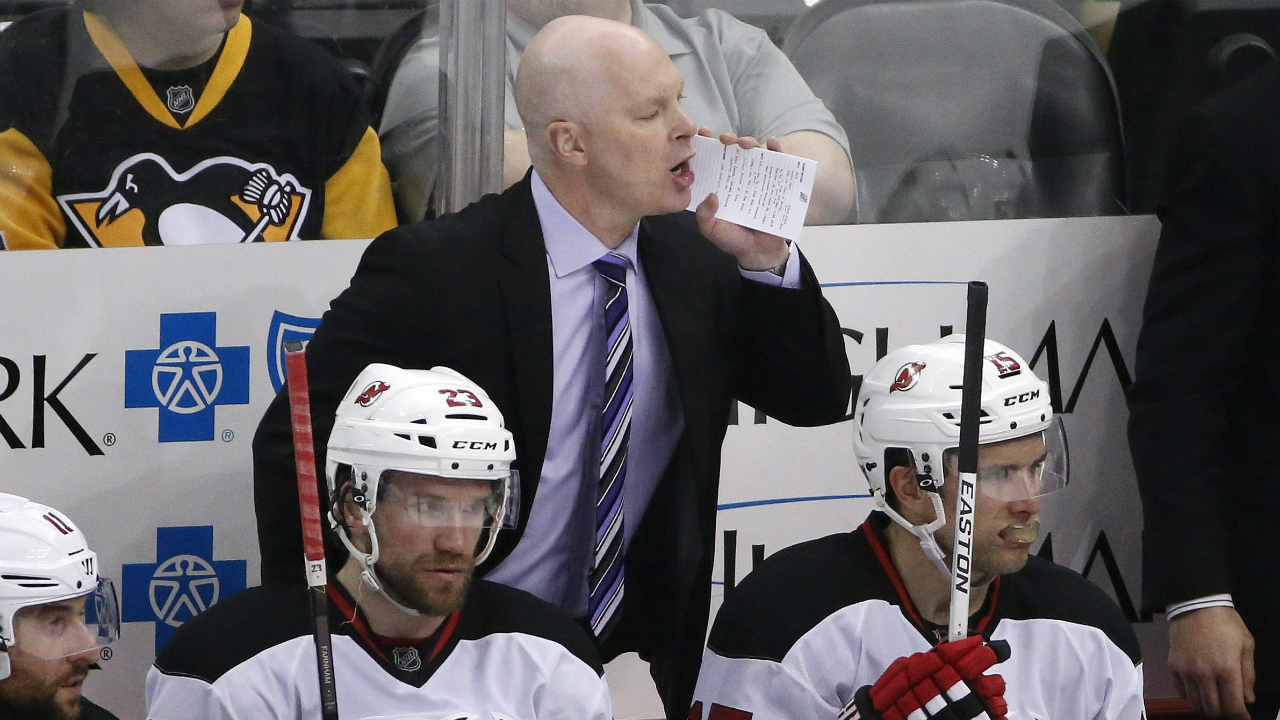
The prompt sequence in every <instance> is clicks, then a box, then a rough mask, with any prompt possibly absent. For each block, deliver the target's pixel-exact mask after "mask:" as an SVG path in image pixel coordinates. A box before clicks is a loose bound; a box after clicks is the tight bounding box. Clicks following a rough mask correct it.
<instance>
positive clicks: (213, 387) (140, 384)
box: [124, 312, 249, 442]
mask: <svg viewBox="0 0 1280 720" xmlns="http://www.w3.org/2000/svg"><path fill="white" fill-rule="evenodd" d="M217 323H218V316H217V313H211V312H204V313H164V314H162V315H161V316H160V348H159V349H157V350H126V351H125V354H124V374H125V378H124V406H125V407H127V408H159V409H160V442H193V441H199V440H212V439H213V436H214V428H213V423H214V407H216V406H218V405H246V404H248V402H249V347H248V346H247V345H240V346H234V347H218V346H217V340H216V338H217Z"/></svg>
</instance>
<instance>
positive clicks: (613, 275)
mask: <svg viewBox="0 0 1280 720" xmlns="http://www.w3.org/2000/svg"><path fill="white" fill-rule="evenodd" d="M629 264H630V263H629V262H628V261H627V258H626V257H625V256H624V255H622V254H620V253H616V252H611V253H608V254H606V255H604V256H602V257H601V258H600V259H599V260H596V261H595V262H593V263H592V265H594V266H595V268H596V272H598V273H600V274H601V275H603V276H605V277H606V278H608V279H609V280H612V281H613V282H615V283H618V284H619V285H626V284H627V265H629Z"/></svg>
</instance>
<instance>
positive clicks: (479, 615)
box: [147, 580, 612, 720]
mask: <svg viewBox="0 0 1280 720" xmlns="http://www.w3.org/2000/svg"><path fill="white" fill-rule="evenodd" d="M329 623H330V626H331V627H332V628H333V652H334V668H335V674H336V676H337V694H338V711H339V715H340V716H341V717H342V720H375V719H378V720H391V719H392V718H402V719H404V720H410V719H412V720H553V719H554V720H561V719H565V720H567V719H569V718H573V719H574V720H578V719H582V720H609V719H610V718H611V717H612V713H611V710H610V701H609V688H608V685H606V683H605V680H604V670H603V668H602V666H601V663H600V657H599V655H598V653H597V651H596V649H595V646H594V644H593V642H592V640H591V639H590V638H589V637H588V636H587V634H586V631H585V630H584V629H583V628H581V627H580V626H578V625H577V624H575V623H574V622H573V621H572V620H570V619H569V618H568V617H567V616H565V615H564V614H562V613H561V612H560V611H559V610H558V609H556V608H555V607H553V606H551V605H549V604H547V603H545V602H543V601H541V600H538V599H537V598H535V597H533V596H532V595H529V594H528V593H525V592H523V591H521V590H516V589H513V588H509V587H506V586H503V585H498V584H495V583H490V582H486V581H484V580H476V581H474V582H473V584H472V587H471V591H470V593H469V594H468V596H467V600H466V604H465V605H464V606H463V608H462V609H461V610H460V611H458V612H457V613H454V614H453V615H451V616H450V617H449V618H447V619H446V620H445V622H444V623H442V625H441V627H440V629H439V630H437V631H436V633H435V634H434V635H432V636H431V637H429V638H425V639H419V640H396V639H393V638H383V637H380V636H377V635H375V634H374V633H373V632H372V631H371V630H370V629H369V626H368V624H367V622H366V621H365V618H364V616H363V615H362V614H361V613H360V612H359V610H358V609H357V608H356V607H355V605H354V603H353V602H352V600H351V598H350V596H349V595H348V594H347V593H346V591H345V590H344V589H343V588H342V587H341V586H340V585H338V584H337V583H331V584H330V585H329ZM147 717H148V718H150V719H151V720H284V719H286V718H287V719H288V720H316V719H317V718H319V717H320V688H319V681H318V680H317V675H316V652H315V644H314V642H313V640H312V636H311V613H310V606H309V604H308V594H307V590H306V589H305V588H303V587H297V588H294V587H289V588H279V587H257V588H252V589H250V590H246V591H244V592H242V593H240V594H238V595H235V596H233V597H231V598H228V599H226V600H224V601H222V602H220V603H218V604H217V605H215V606H213V607H212V608H210V609H209V610H208V611H206V612H205V613H203V614H201V615H200V616H198V617H196V618H195V619H193V620H191V621H190V622H188V623H187V624H186V625H184V626H183V627H182V628H180V629H179V630H178V632H177V633H176V634H175V635H174V636H173V639H171V640H170V641H169V643H168V644H166V645H165V646H164V648H163V650H161V652H160V655H159V657H157V658H156V661H155V665H153V666H152V668H151V670H150V672H148V674H147Z"/></svg>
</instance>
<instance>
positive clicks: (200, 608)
mask: <svg viewBox="0 0 1280 720" xmlns="http://www.w3.org/2000/svg"><path fill="white" fill-rule="evenodd" d="M246 566H247V563H246V561H244V560H214V559H213V526H212V525H204V526H196V527H162V528H157V529H156V562H153V563H129V564H126V565H125V566H124V567H123V571H122V573H121V574H122V578H121V582H120V584H121V587H120V595H121V603H120V605H121V608H120V609H121V618H120V619H121V620H123V621H124V622H149V623H155V626H156V652H157V653H159V652H160V648H162V647H164V644H165V643H167V642H169V638H171V637H173V633H174V631H176V630H177V629H178V628H179V627H181V626H182V623H184V622H186V621H188V620H190V619H191V618H193V617H195V616H196V615H199V614H200V613H202V612H204V611H205V610H207V609H209V607H210V606H212V605H213V604H214V603H216V602H218V600H221V599H223V598H226V597H229V596H231V595H234V594H236V593H238V592H240V591H241V590H244V588H245V585H246V584H247V581H248V580H247V579H248V570H247V569H246Z"/></svg>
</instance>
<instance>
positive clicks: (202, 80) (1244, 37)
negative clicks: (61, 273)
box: [0, 0, 1280, 247]
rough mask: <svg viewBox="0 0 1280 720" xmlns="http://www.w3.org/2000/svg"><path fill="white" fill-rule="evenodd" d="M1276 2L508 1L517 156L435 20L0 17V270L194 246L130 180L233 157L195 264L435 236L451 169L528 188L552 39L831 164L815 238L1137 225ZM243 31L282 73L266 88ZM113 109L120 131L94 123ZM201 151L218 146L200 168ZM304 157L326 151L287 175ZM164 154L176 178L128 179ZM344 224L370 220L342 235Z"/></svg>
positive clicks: (220, 7) (253, 7)
mask: <svg viewBox="0 0 1280 720" xmlns="http://www.w3.org/2000/svg"><path fill="white" fill-rule="evenodd" d="M1276 2H1280V0H1145V1H1143V2H1130V1H1129V0H1126V1H1125V2H1124V3H1123V4H1122V3H1120V2H1099V1H1098V0H821V2H815V1H814V0H669V1H668V2H662V3H642V2H640V1H639V0H509V8H508V12H507V23H506V38H505V44H506V48H505V53H506V62H505V71H504V72H505V83H506V88H505V90H504V91H503V92H502V93H501V95H502V97H503V99H502V101H501V106H502V107H501V110H500V111H494V110H493V108H492V106H493V105H494V104H495V103H498V100H497V98H498V97H499V94H498V93H497V92H496V91H495V92H491V93H490V94H489V95H488V98H489V99H488V100H486V101H484V104H485V105H486V106H489V107H490V112H491V117H493V118H495V119H494V120H493V122H498V120H497V119H496V118H498V117H499V116H500V117H501V121H500V122H501V125H503V126H504V127H505V133H504V135H503V138H502V141H501V142H493V143H491V146H489V147H486V148H484V149H481V147H480V146H479V145H477V144H475V143H470V144H467V143H462V144H460V145H449V143H447V142H445V140H447V139H448V137H447V134H448V133H449V130H448V128H449V127H450V125H449V122H448V121H447V119H448V115H447V113H442V112H441V105H440V93H441V85H440V77H441V73H440V65H441V63H440V46H441V42H440V32H441V22H440V6H439V4H438V2H437V0H74V1H72V0H14V1H11V2H0V23H14V22H15V21H19V22H17V23H16V24H13V25H9V26H7V29H5V30H3V31H0V51H3V50H4V48H6V47H7V48H8V50H7V51H5V52H0V63H3V65H2V66H0V71H3V72H4V74H5V78H4V83H3V85H2V86H0V115H3V117H0V124H2V125H3V127H2V128H0V132H2V133H3V134H2V135H0V139H2V140H3V142H0V157H2V159H4V160H5V161H6V162H5V164H4V167H5V170H4V174H3V177H0V182H2V183H3V184H2V185H0V221H2V222H3V224H4V228H3V229H0V232H3V233H4V238H5V240H4V242H5V245H6V246H7V247H54V246H67V247H74V246H107V247H109V246H115V245H122V244H123V245H128V244H173V243H174V242H182V241H183V240H182V239H181V238H180V235H182V234H183V232H185V231H182V230H179V229H176V228H187V227H189V226H192V225H193V224H194V225H199V224H200V223H199V222H197V221H196V220H195V219H193V218H186V219H184V220H181V221H179V220H173V221H165V222H161V220H160V217H159V216H155V217H152V216H151V215H148V212H147V210H146V209H145V208H146V207H147V206H148V202H149V201H147V200H146V198H145V192H143V191H145V188H142V187H141V186H139V188H140V190H139V192H141V193H142V194H139V195H137V196H136V197H135V196H134V195H131V194H130V192H129V190H130V185H129V183H128V181H129V180H130V178H132V182H133V185H138V182H139V181H140V180H143V179H146V178H147V177H148V173H152V174H155V173H159V172H160V171H161V170H162V171H163V174H164V175H166V176H167V177H168V180H166V181H165V182H163V183H162V182H160V180H156V181H153V184H155V183H158V184H160V185H164V184H165V183H168V184H175V183H176V184H179V185H183V184H189V183H187V180H188V179H189V178H188V177H187V175H188V174H191V173H193V172H196V171H197V169H198V168H200V167H202V166H201V163H215V164H216V162H215V158H227V157H231V158H238V163H231V164H232V165H236V166H237V167H238V168H239V171H238V174H239V176H240V180H242V181H243V182H240V184H239V186H238V187H237V188H236V191H235V192H234V193H229V194H228V196H227V197H226V198H223V199H222V202H229V203H230V206H235V207H238V208H240V209H241V210H243V211H244V212H243V213H241V215H236V213H235V212H234V211H233V210H227V211H225V212H223V211H219V213H218V219H217V220H216V221H214V224H215V225H217V226H218V229H217V231H216V232H215V231H210V230H206V231H204V232H203V234H200V233H197V234H196V236H193V237H189V238H187V240H186V241H188V242H213V241H217V242H230V241H246V240H251V241H252V240H268V241H270V240H288V239H311V238H321V237H342V236H353V235H362V236H368V235H370V234H376V233H377V232H380V231H381V230H383V229H386V228H387V227H391V226H393V225H394V224H396V223H403V222H410V221H416V220H421V219H424V218H430V217H432V216H433V215H434V214H435V213H436V212H437V211H438V210H439V208H440V207H441V204H440V203H439V202H438V201H437V193H438V191H439V188H440V186H441V173H442V166H443V168H444V171H450V170H451V169H458V168H462V169H466V170H472V169H474V168H476V167H482V166H486V163H488V164H489V166H490V167H495V165H493V164H494V163H497V162H501V164H502V175H503V181H502V183H499V184H509V183H511V182H514V181H515V180H516V179H518V178H520V177H522V176H523V174H524V170H525V169H526V168H527V167H528V164H529V160H528V155H527V148H526V147H525V144H524V141H523V138H522V132H521V128H522V127H523V123H522V121H521V119H520V117H519V114H518V112H517V111H516V108H515V103H514V98H513V95H512V93H511V83H512V82H513V81H514V78H515V74H516V70H517V68H518V63H519V58H520V54H521V53H522V52H523V49H524V46H525V45H527V43H528V41H529V39H530V37H531V36H532V35H533V34H534V33H535V32H536V31H537V29H538V28H539V26H540V24H542V23H544V22H545V21H546V20H547V19H548V18H549V17H554V16H555V15H556V14H557V13H561V14H563V13H570V12H578V13H583V12H587V13H594V14H598V15H602V16H609V17H614V18H617V19H619V20H622V21H625V22H630V23H632V24H634V25H636V26H638V27H640V28H642V29H644V30H646V31H647V32H649V33H650V34H652V35H654V36H655V37H656V38H657V39H658V40H659V42H660V43H661V44H662V45H663V47H664V48H665V49H667V50H668V52H669V54H670V55H671V57H672V60H673V61H674V62H675V63H676V66H677V67H678V68H679V69H680V71H681V73H682V75H684V77H685V82H686V86H687V88H688V90H687V91H686V97H685V99H684V105H685V109H686V111H687V112H688V113H689V114H690V115H691V117H693V119H694V120H695V121H696V122H697V123H698V124H699V125H702V126H705V127H707V128H709V129H711V130H712V131H731V132H735V133H738V134H743V135H757V136H762V139H763V136H769V135H773V136H777V137H779V138H780V140H781V142H782V146H783V151H784V152H790V153H793V154H797V155H804V156H807V157H811V158H814V159H816V160H818V162H819V165H818V167H819V171H818V176H817V184H816V187H815V190H814V197H813V204H812V206H811V209H810V213H809V216H808V218H807V221H808V222H809V223H810V224H830V223H878V222H927V221H943V220H964V219H1001V218H1024V217H1062V216H1085V215H1114V214H1126V213H1148V212H1153V211H1154V209H1155V207H1156V203H1157V201H1158V199H1159V197H1160V194H1161V192H1162V190H1163V186H1164V182H1165V174H1166V172H1167V167H1168V162H1169V158H1170V157H1171V156H1172V154H1173V153H1176V152H1177V149H1176V148H1174V147H1171V144H1172V142H1173V140H1172V138H1173V133H1174V132H1175V130H1176V128H1177V126H1178V123H1179V121H1180V120H1181V118H1183V117H1184V116H1185V115H1186V113H1187V111H1188V110H1189V109H1190V108H1191V107H1192V106H1193V105H1194V104H1196V103H1198V102H1201V101H1203V100H1205V99H1207V98H1209V97H1211V96H1213V95H1214V94H1216V93H1218V92H1220V91H1221V90H1222V89H1223V88H1225V87H1228V86H1229V85H1231V84H1233V83H1235V82H1238V81H1239V80H1240V79H1241V78H1243V77H1245V76H1247V75H1249V74H1250V73H1252V72H1253V71H1255V70H1256V69H1257V68H1258V67H1260V66H1261V65H1263V64H1265V63H1266V62H1268V61H1270V60H1271V59H1273V57H1274V55H1275V49H1274V48H1275V47H1276V46H1277V43H1280V23H1277V21H1276V18H1277V14H1276V10H1275V8H1273V7H1272V5H1274V4H1276ZM152 6H154V7H152ZM148 8H150V9H148ZM241 9H243V13H244V14H245V15H246V16H247V17H248V18H249V19H250V21H251V24H252V25H253V26H254V27H260V28H261V33H256V34H255V35H254V37H255V38H257V40H260V41H261V44H262V45H263V47H264V48H265V47H266V46H267V45H270V46H272V47H273V48H274V50H273V52H278V53H279V54H280V56H281V57H287V58H289V59H287V60H281V61H280V62H278V63H276V64H275V65H274V66H273V67H274V69H269V68H268V67H267V65H269V63H268V64H264V66H263V67H255V62H254V58H255V57H256V55H255V54H252V53H247V51H246V47H247V46H248V44H252V43H253V42H256V40H246V37H245V34H244V33H238V32H237V29H236V28H237V22H236V21H235V18H236V17H237V16H238V11H239V10H241ZM86 17H94V18H96V20H94V21H86V20H85V18H86ZM219 23H222V24H221V26H220V25H219ZM228 28H230V31H228ZM467 32H470V30H469V29H468V28H465V27H464V28H463V33H464V34H465V33H467ZM475 32H476V35H477V37H478V36H479V34H480V30H479V29H478V28H477V29H476V30H475ZM275 34H279V36H282V37H283V36H288V37H290V38H292V40H293V42H291V43H283V41H280V42H277V40H276V39H274V38H276V35H275ZM477 42H479V40H477ZM286 44H287V45H288V48H284V45H286ZM490 44H492V43H490ZM228 58H229V60H228V61H227V62H222V60H224V59H228ZM281 63H282V64H281ZM130 67H132V68H133V69H129V68H130ZM282 68H285V69H282ZM468 72H469V71H468ZM273 73H274V78H273V77H272V76H273ZM339 75H340V77H339ZM465 77H466V74H465V72H464V73H460V74H456V75H455V76H454V77H453V80H454V82H455V83H457V82H460V81H461V80H462V79H464V78H465ZM244 85H254V86H256V87H254V88H253V92H251V93H248V94H247V95H246V94H245V93H243V92H241V91H242V90H244V89H245V88H244V87H242V86H244ZM447 87H448V86H446V90H447ZM478 102H480V101H474V102H473V101H470V100H468V101H466V102H463V106H462V107H461V109H458V108H454V109H455V110H458V111H459V112H463V113H465V114H466V115H467V118H471V117H474V118H476V120H474V121H472V120H469V119H467V118H464V119H463V120H462V121H461V122H462V125H461V127H464V128H469V127H471V126H470V125H468V124H467V123H472V122H474V124H476V125H477V126H478V123H479V120H478V118H479V117H481V114H482V113H481V112H480V108H479V107H476V106H475V105H476V103H478ZM112 103H117V104H120V108H118V110H119V111H118V112H117V113H116V115H114V116H113V118H115V119H119V120H120V121H121V122H122V123H123V127H122V128H117V127H115V126H113V125H111V124H109V123H104V122H101V120H102V118H101V117H96V118H92V119H91V120H87V121H82V118H81V115H80V113H81V111H82V110H83V109H84V108H86V107H98V108H101V107H103V106H104V104H105V105H107V106H109V105H111V104H112ZM130 103H132V106H129V104H130ZM126 106H127V107H126ZM232 106H235V107H232ZM495 112H496V114H494V113H495ZM148 123H154V127H150V128H148V127H146V126H147V124H148ZM201 124H203V127H197V126H198V125H201ZM233 127H234V128H235V129H234V131H230V129H231V128H233ZM215 128H217V129H218V132H216V133H215V132H214V129H215ZM144 130H146V131H147V132H143V131H144ZM151 131H154V132H151ZM366 131H369V132H367V133H366ZM458 132H460V131H458V130H455V131H454V134H455V135H456V134H457V133H458ZM167 134H168V135H172V136H173V137H171V138H168V139H166V140H164V141H163V142H159V143H158V144H151V143H150V142H149V141H148V140H146V138H148V137H149V138H156V137H160V136H166V135H167ZM214 135H217V136H218V137H217V138H216V139H215V140H212V141H209V137H212V136H214ZM196 136H203V137H204V139H205V140H206V141H208V142H206V144H205V145H204V146H202V147H199V148H196V149H194V150H192V149H190V148H189V147H187V145H186V143H185V139H186V138H194V137H196ZM290 143H295V144H297V146H298V147H301V146H302V145H305V146H307V148H309V149H307V150H305V151H303V150H297V151H296V152H294V153H293V155H294V156H293V157H290V158H279V157H277V156H278V155H279V154H280V152H278V151H279V150H280V148H283V147H288V146H289V145H290ZM263 145H270V146H272V147H273V148H274V150H272V151H271V152H265V151H263V150H262V149H261V147H260V146H263ZM499 146H501V147H499ZM449 147H452V148H453V149H452V150H451V151H450V152H451V153H452V154H449V153H445V152H444V149H445V148H449ZM91 148H92V149H91ZM242 149H243V151H242ZM148 153H150V154H154V155H158V156H160V157H161V158H162V159H163V162H162V163H152V164H153V165H159V166H160V170H156V169H155V168H154V167H150V166H147V167H144V166H142V165H138V164H137V162H138V160H139V158H140V157H141V156H143V155H147V154H148ZM237 153H239V154H237ZM273 153H274V154H273ZM495 153H500V155H501V160H498V159H497V156H496V155H495ZM479 155H483V156H484V157H480V156H479ZM77 156H85V157H90V158H91V159H92V161H91V162H88V163H84V162H77V161H76V158H77ZM486 158H487V160H486ZM352 159H354V160H355V163H354V164H353V165H349V162H350V161H352ZM130 162H132V163H133V164H130ZM224 164H225V163H224ZM86 165H92V166H94V167H93V168H92V170H90V169H86V167H85V166H86ZM263 166H265V168H264V167H263ZM264 169H265V171H266V174H265V175H264V174H263V173H261V172H257V171H259V170H264ZM130 171H137V172H130ZM255 172H257V178H258V179H257V181H256V182H251V181H253V178H254V177H255ZM380 173H385V178H384V179H379V176H380ZM113 183H115V184H121V187H123V188H124V189H123V190H121V189H120V188H117V187H114V186H113ZM388 185H389V186H390V188H391V195H392V197H393V198H394V205H392V201H391V200H388V199H387V198H386V195H387V192H386V189H385V188H386V187H387V186H388ZM370 188H373V189H370ZM475 192H476V193H478V192H479V191H478V190H477V191H475ZM463 202H465V198H464V201H463ZM330 203H337V204H338V206H339V207H342V208H344V214H347V215H349V216H350V217H352V218H354V219H353V220H351V221H350V222H346V223H341V222H334V223H330V224H328V225H326V223H325V222H324V220H323V215H324V212H323V208H322V206H324V207H330V205H329V204H330ZM206 204H208V203H206ZM456 206H457V205H456V204H454V205H450V207H456ZM117 220H122V221H123V223H117V222H116V221H117ZM161 225H163V227H160V226H161ZM108 226H111V227H110V228H108ZM144 230H145V232H144ZM166 234H168V235H171V236H172V239H171V240H166Z"/></svg>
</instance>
